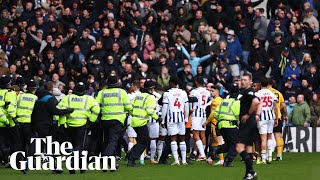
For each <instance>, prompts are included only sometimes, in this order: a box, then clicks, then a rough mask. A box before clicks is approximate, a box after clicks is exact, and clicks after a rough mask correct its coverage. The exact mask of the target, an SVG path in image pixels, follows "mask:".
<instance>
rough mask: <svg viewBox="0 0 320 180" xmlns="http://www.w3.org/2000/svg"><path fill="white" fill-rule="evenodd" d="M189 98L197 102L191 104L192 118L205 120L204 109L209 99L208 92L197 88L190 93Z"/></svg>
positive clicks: (202, 88)
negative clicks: (194, 98) (193, 98)
mask: <svg viewBox="0 0 320 180" xmlns="http://www.w3.org/2000/svg"><path fill="white" fill-rule="evenodd" d="M190 96H193V97H196V98H197V99H198V102H194V103H192V109H194V111H193V113H192V117H201V118H206V107H207V103H208V99H209V98H210V96H211V95H210V92H209V91H208V90H207V89H205V88H204V87H199V88H197V89H194V90H192V91H191V92H190Z"/></svg>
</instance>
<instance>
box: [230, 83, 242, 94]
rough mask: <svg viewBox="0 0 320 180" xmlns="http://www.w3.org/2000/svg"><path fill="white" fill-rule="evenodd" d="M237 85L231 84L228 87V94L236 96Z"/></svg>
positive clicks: (237, 91) (237, 92)
mask: <svg viewBox="0 0 320 180" xmlns="http://www.w3.org/2000/svg"><path fill="white" fill-rule="evenodd" d="M239 92H240V90H239V86H238V85H237V84H233V85H232V86H231V87H230V89H229V94H230V95H232V96H237V95H238V94H239Z"/></svg>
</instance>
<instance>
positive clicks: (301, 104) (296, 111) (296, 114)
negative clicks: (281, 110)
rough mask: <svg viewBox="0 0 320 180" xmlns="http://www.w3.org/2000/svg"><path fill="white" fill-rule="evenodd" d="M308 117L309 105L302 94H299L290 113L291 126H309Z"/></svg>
mask: <svg viewBox="0 0 320 180" xmlns="http://www.w3.org/2000/svg"><path fill="white" fill-rule="evenodd" d="M310 117H311V116H310V107H309V105H308V104H307V103H306V102H305V101H304V96H303V94H299V95H298V96H297V105H295V107H294V108H293V110H292V112H291V113H290V115H289V119H291V120H292V124H293V126H302V127H309V123H310Z"/></svg>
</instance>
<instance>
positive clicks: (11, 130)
mask: <svg viewBox="0 0 320 180" xmlns="http://www.w3.org/2000/svg"><path fill="white" fill-rule="evenodd" d="M11 82H12V80H11V77H10V76H7V75H2V77H1V78H0V100H2V101H5V102H10V104H9V105H8V106H6V107H5V108H3V111H4V114H5V115H6V117H7V119H8V121H9V125H8V126H7V128H6V130H5V133H4V134H5V140H6V143H7V144H9V146H10V150H11V153H13V152H16V151H22V150H23V148H22V144H21V139H20V134H19V128H18V126H19V123H18V121H17V119H16V116H17V114H16V112H17V94H16V92H15V91H13V90H12V89H11ZM22 158H23V157H22V156H19V157H17V163H18V162H19V161H20V160H22ZM18 164H19V163H18ZM23 173H24V174H27V173H28V171H26V170H24V171H23Z"/></svg>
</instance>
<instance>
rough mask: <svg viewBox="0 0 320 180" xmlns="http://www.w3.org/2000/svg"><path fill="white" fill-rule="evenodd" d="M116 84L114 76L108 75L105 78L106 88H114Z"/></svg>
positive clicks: (116, 78)
mask: <svg viewBox="0 0 320 180" xmlns="http://www.w3.org/2000/svg"><path fill="white" fill-rule="evenodd" d="M118 82H119V79H118V77H117V75H115V74H110V75H109V76H108V78H107V86H108V87H116V86H117V85H118Z"/></svg>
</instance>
